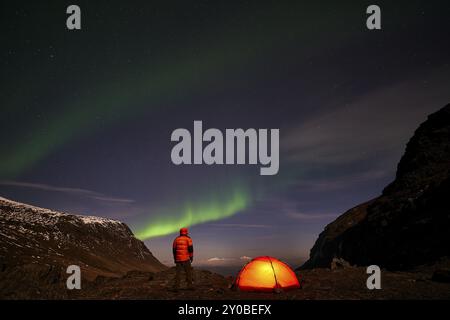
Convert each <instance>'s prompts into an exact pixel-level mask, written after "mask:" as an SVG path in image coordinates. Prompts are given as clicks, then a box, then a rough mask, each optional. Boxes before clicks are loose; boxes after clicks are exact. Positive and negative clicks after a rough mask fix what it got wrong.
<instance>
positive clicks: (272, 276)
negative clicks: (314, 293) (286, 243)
mask: <svg viewBox="0 0 450 320" xmlns="http://www.w3.org/2000/svg"><path fill="white" fill-rule="evenodd" d="M233 286H234V287H235V288H236V289H238V290H241V291H260V292H271V291H279V290H288V289H295V288H300V283H299V282H298V279H297V276H296V275H295V273H294V271H293V270H292V269H291V268H290V267H289V266H288V265H287V264H285V263H284V262H281V261H280V260H278V259H275V258H273V257H268V256H264V257H257V258H254V259H252V260H251V261H250V262H249V263H247V264H246V265H245V266H244V267H242V269H241V271H239V273H238V275H237V277H236V280H235V282H234V285H233Z"/></svg>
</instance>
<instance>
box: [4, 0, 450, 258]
mask: <svg viewBox="0 0 450 320" xmlns="http://www.w3.org/2000/svg"><path fill="white" fill-rule="evenodd" d="M69 4H71V3H70V2H67V1H58V2H54V3H49V4H42V3H41V2H32V1H29V2H23V1H17V3H16V2H14V3H6V2H5V3H2V4H1V10H0V17H1V22H0V23H1V27H2V50H1V54H2V56H1V60H0V63H1V65H2V73H1V74H2V76H1V80H0V81H1V87H0V88H1V89H0V107H1V117H0V150H1V152H0V196H3V197H6V198H11V199H13V200H17V201H22V202H27V203H31V204H34V205H38V206H42V207H47V208H51V209H55V210H63V211H67V212H73V213H79V214H87V215H99V216H104V217H110V218H114V219H120V220H122V221H124V222H126V223H127V224H128V225H129V226H130V228H131V229H132V230H133V231H134V232H135V234H136V236H137V237H138V238H140V239H143V240H145V241H146V242H145V243H146V244H147V246H148V247H149V249H150V250H151V251H152V252H153V253H154V254H155V255H156V257H157V258H159V259H160V260H161V261H162V262H163V263H167V264H170V263H171V257H170V255H171V249H170V245H171V241H172V238H173V236H174V235H175V234H176V233H177V229H178V228H179V227H181V226H189V227H190V228H191V235H192V237H193V239H194V242H195V246H196V260H195V261H196V263H198V264H205V265H208V263H209V262H210V261H215V262H214V263H217V264H218V263H221V262H222V261H223V262H227V263H228V262H229V263H236V264H239V263H241V260H240V257H254V256H257V255H272V256H275V257H278V258H280V259H283V260H286V261H293V263H294V264H296V263H300V262H301V261H302V260H303V259H304V258H305V257H306V256H307V255H308V252H309V249H310V248H311V245H312V244H313V242H314V240H315V239H316V237H317V235H318V234H319V233H320V232H321V231H322V229H323V228H324V226H325V225H326V224H327V223H329V222H331V221H332V220H333V219H334V217H336V216H338V215H339V214H340V213H342V212H344V211H346V210H347V209H349V208H351V207H352V206H354V205H356V204H359V203H360V202H362V201H366V200H368V199H370V198H373V197H375V196H377V195H378V194H379V193H380V192H381V190H382V188H383V187H384V186H385V185H386V184H387V183H389V181H391V180H392V179H393V177H394V174H395V168H396V164H397V162H398V160H399V158H400V156H401V154H402V153H403V151H404V147H405V144H406V142H407V141H408V138H409V137H410V136H411V135H412V133H413V131H414V129H415V128H416V127H417V126H418V124H419V123H420V122H422V121H423V120H424V119H425V117H426V115H427V114H429V113H431V112H433V111H435V110H437V109H439V108H440V107H442V106H443V105H445V104H446V103H448V102H449V100H450V97H449V92H448V87H449V84H450V72H449V70H450V67H449V63H450V61H449V57H450V44H449V41H448V33H449V32H448V30H449V29H450V28H449V27H448V17H447V16H446V14H445V12H446V10H445V9H446V8H448V2H446V1H435V2H433V3H430V2H426V1H408V2H406V1H405V2H404V3H403V2H402V1H398V2H397V1H396V2H395V3H392V2H388V1H379V2H378V3H377V4H378V5H379V6H380V7H381V9H382V15H383V18H382V26H383V27H382V30H379V31H374V32H372V31H368V30H367V29H366V28H365V15H366V14H365V9H366V5H368V4H370V3H364V2H361V3H358V4H355V3H350V2H345V1H344V2H342V1H341V2H339V3H336V2H329V3H327V2H321V3H320V4H318V3H314V2H311V3H310V2H305V1H295V2H294V1H264V2H262V1H215V2H214V3H211V1H203V0H199V1H167V2H163V3H162V2H153V1H136V2H133V3H132V4H131V3H124V2H119V1H117V2H116V1H96V2H95V3H93V2H92V1H77V5H79V6H80V8H81V10H82V17H83V18H82V29H81V30H79V31H68V30H67V29H66V28H65V18H66V14H65V9H66V7H67V6H68V5H69ZM37 26H39V27H37ZM196 120H201V121H203V123H204V125H205V128H206V127H208V128H218V129H220V130H224V129H226V128H244V129H245V128H278V129H280V131H279V132H280V137H279V140H280V165H279V172H278V174H276V175H273V176H260V175H259V174H258V170H256V168H255V167H252V166H249V165H231V166H208V165H191V166H176V165H174V164H173V163H172V162H171V158H170V154H171V148H172V147H173V143H172V142H171V141H170V136H171V133H172V132H173V130H174V129H176V128H188V127H191V126H192V123H193V121H196Z"/></svg>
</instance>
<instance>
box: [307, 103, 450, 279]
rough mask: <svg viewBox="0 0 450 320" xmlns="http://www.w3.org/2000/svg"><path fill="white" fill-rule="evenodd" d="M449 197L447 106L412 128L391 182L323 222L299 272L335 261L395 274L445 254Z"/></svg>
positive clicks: (449, 117)
mask: <svg viewBox="0 0 450 320" xmlns="http://www.w3.org/2000/svg"><path fill="white" fill-rule="evenodd" d="M446 195H447V196H446ZM448 195H450V104H447V105H446V106H445V107H443V108H442V109H440V110H438V111H437V112H435V113H433V114H431V115H429V116H428V117H427V120H426V121H425V122H423V123H422V124H421V125H420V126H419V127H418V128H417V129H416V131H415V132H414V135H413V136H412V138H411V139H410V140H409V142H408V143H407V146H406V150H405V153H404V155H403V156H402V158H401V160H400V162H399V164H398V166H397V172H396V178H395V180H394V181H393V182H392V183H390V184H389V185H388V186H386V187H385V188H384V189H383V191H382V194H381V195H380V196H379V197H376V198H374V199H372V200H370V201H367V202H365V203H363V204H361V205H358V206H356V207H354V208H352V209H350V210H348V211H346V212H345V213H344V214H342V215H341V216H339V217H338V218H337V219H336V220H334V221H333V222H331V223H330V224H328V225H327V226H326V227H325V229H324V231H323V232H322V233H321V234H320V235H319V237H318V239H317V240H316V242H315V244H314V246H313V247H312V249H311V252H310V258H309V260H308V261H307V262H305V264H303V265H302V266H301V267H300V269H310V268H318V267H330V265H331V263H332V261H333V259H335V258H338V259H344V260H346V261H348V262H349V263H350V264H353V265H370V264H376V265H379V266H382V267H386V268H390V269H397V270H400V269H408V268H412V267H415V266H418V265H420V264H426V263H433V262H434V261H436V260H437V259H439V258H441V257H445V256H450V248H449V247H448V245H446V244H448V243H450V232H449V230H450V203H449V201H448V199H447V198H448Z"/></svg>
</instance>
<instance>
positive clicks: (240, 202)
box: [134, 190, 250, 240]
mask: <svg viewBox="0 0 450 320" xmlns="http://www.w3.org/2000/svg"><path fill="white" fill-rule="evenodd" d="M249 203H250V196H249V194H248V193H247V192H245V191H242V190H235V192H234V193H232V195H231V197H229V198H228V199H225V200H223V199H218V198H217V197H213V198H212V199H211V200H210V201H207V202H204V203H189V202H188V203H186V204H185V205H184V206H182V207H181V208H180V209H177V210H171V212H174V211H176V212H180V214H179V215H176V216H169V212H166V214H164V215H163V214H158V216H155V217H154V218H152V219H150V220H148V221H147V222H146V223H145V226H144V227H140V228H135V232H134V233H135V235H136V237H137V238H138V239H140V240H146V239H149V238H154V237H160V236H165V235H168V234H171V233H175V232H178V230H179V229H180V228H182V227H190V226H193V225H196V224H200V223H205V222H209V221H216V220H220V219H224V218H227V217H231V216H233V215H235V214H237V213H239V212H241V211H242V210H244V209H246V208H247V207H248V206H249Z"/></svg>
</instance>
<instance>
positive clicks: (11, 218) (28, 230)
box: [0, 198, 166, 298]
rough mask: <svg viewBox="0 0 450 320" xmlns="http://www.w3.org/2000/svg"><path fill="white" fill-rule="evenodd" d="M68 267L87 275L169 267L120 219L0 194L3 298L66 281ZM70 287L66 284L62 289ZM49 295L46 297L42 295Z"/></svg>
mask: <svg viewBox="0 0 450 320" xmlns="http://www.w3.org/2000/svg"><path fill="white" fill-rule="evenodd" d="M69 265H78V266H80V268H81V275H82V278H83V279H86V280H93V279H95V278H96V277H97V276H99V275H101V276H109V277H119V276H122V275H124V274H126V273H127V272H129V271H133V270H137V271H143V272H157V271H161V270H165V269H166V267H165V266H164V265H163V264H161V263H160V262H159V261H158V260H157V259H156V258H155V257H154V256H153V255H152V253H151V252H150V251H149V250H148V249H147V247H146V246H145V245H144V243H143V242H142V241H139V240H138V239H136V238H135V237H134V235H133V233H132V232H131V230H130V229H129V228H128V226H127V225H125V224H124V223H122V222H120V221H116V220H110V219H104V218H98V217H88V216H77V215H71V214H65V213H61V212H56V211H52V210H48V209H42V208H38V207H34V206H30V205H26V204H22V203H18V202H14V201H10V200H7V199H4V198H0V271H1V272H0V296H2V295H3V296H8V295H9V294H12V295H14V292H23V293H24V294H25V296H30V295H31V296H32V295H33V294H32V292H33V290H34V289H33V288H36V290H38V289H37V288H39V290H38V291H42V288H45V287H46V286H47V285H48V286H49V293H48V294H49V295H51V292H52V291H54V292H55V294H57V293H56V291H58V290H55V289H51V290H50V288H51V285H52V284H55V283H58V285H60V286H64V285H65V281H61V280H63V279H65V278H67V276H68V275H67V274H66V269H67V267H68V266H69ZM62 289H65V288H62ZM43 297H44V298H45V295H44V296H43Z"/></svg>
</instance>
